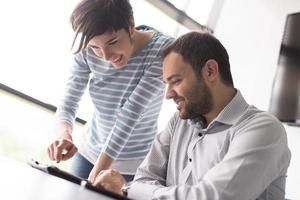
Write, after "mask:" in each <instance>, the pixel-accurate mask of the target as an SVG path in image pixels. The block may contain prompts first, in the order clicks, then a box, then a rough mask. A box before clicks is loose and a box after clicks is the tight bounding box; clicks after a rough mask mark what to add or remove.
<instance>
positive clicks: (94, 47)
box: [89, 45, 99, 49]
mask: <svg viewBox="0 0 300 200" xmlns="http://www.w3.org/2000/svg"><path fill="white" fill-rule="evenodd" d="M89 47H90V48H92V49H99V47H97V46H93V45H89Z"/></svg>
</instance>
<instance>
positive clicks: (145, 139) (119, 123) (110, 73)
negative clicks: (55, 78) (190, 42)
mask: <svg viewBox="0 0 300 200" xmlns="http://www.w3.org/2000/svg"><path fill="white" fill-rule="evenodd" d="M153 30H154V29H153ZM154 31H155V34H154V36H153V37H152V38H151V39H150V41H149V42H148V43H147V44H146V45H145V46H144V47H143V49H141V50H139V51H138V52H136V53H135V54H134V55H133V57H132V58H130V59H129V61H128V64H127V65H126V66H125V67H124V68H121V69H116V68H114V67H112V65H111V64H110V63H109V62H106V61H105V60H103V59H101V58H99V57H97V56H95V55H94V53H93V51H92V50H91V49H89V48H86V49H84V50H83V51H82V52H81V53H79V54H77V55H75V59H74V65H73V68H72V71H71V76H70V78H69V80H68V83H67V88H66V93H65V96H64V98H63V101H62V104H61V106H60V107H59V109H58V111H57V117H58V120H61V121H68V122H74V119H75V116H76V110H77V108H78V102H79V101H80V99H81V96H82V95H83V93H84V91H85V90H86V88H87V87H88V90H89V94H90V96H91V99H92V102H93V104H94V108H95V110H94V114H93V118H92V120H91V121H90V122H88V123H87V126H88V128H87V129H85V130H87V132H86V133H84V137H83V140H81V141H80V142H82V144H81V145H84V146H85V147H86V148H84V149H85V152H82V151H81V153H82V154H83V155H85V156H86V157H88V158H92V160H90V161H92V162H95V160H96V159H97V157H98V155H99V154H100V153H101V152H105V153H106V154H108V155H109V156H111V157H112V158H114V159H119V160H130V159H143V158H144V157H145V155H146V154H147V152H148V151H149V149H150V146H151V143H152V140H153V138H154V135H155V134H156V132H157V118H158V115H159V112H160V108H161V105H162V101H163V94H164V89H165V85H164V83H163V81H162V57H161V53H162V49H163V48H164V47H165V46H166V45H167V44H169V43H170V42H171V41H172V40H173V39H172V38H171V37H169V36H166V35H163V34H162V33H160V32H158V31H156V30H154ZM79 146H80V145H79Z"/></svg>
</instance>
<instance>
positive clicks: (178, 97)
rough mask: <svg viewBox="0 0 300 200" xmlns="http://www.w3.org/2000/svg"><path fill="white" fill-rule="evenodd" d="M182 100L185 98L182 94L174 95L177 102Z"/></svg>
mask: <svg viewBox="0 0 300 200" xmlns="http://www.w3.org/2000/svg"><path fill="white" fill-rule="evenodd" d="M180 100H184V98H183V97H181V96H175V97H173V101H174V102H175V103H177V102H178V101H180Z"/></svg>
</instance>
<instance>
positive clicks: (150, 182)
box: [128, 117, 175, 200]
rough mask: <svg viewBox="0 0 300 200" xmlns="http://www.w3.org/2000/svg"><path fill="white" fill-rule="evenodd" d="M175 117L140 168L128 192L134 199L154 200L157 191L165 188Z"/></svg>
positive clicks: (155, 140)
mask: <svg viewBox="0 0 300 200" xmlns="http://www.w3.org/2000/svg"><path fill="white" fill-rule="evenodd" d="M174 121H175V117H173V118H172V119H171V120H170V121H169V123H168V125H167V127H166V128H165V129H164V130H163V131H162V132H160V133H159V134H157V135H156V136H155V139H154V141H153V144H152V147H151V149H150V151H149V153H148V154H147V156H146V158H145V159H144V161H143V162H142V163H141V165H140V166H139V167H138V169H137V172H136V174H135V177H134V182H133V184H132V185H131V187H130V189H129V190H128V195H129V197H130V198H133V199H145V200H146V199H152V198H153V195H154V194H155V191H156V190H158V189H161V188H165V185H166V175H167V168H168V159H169V151H170V143H171V141H172V135H171V133H172V131H171V130H172V127H173V124H174Z"/></svg>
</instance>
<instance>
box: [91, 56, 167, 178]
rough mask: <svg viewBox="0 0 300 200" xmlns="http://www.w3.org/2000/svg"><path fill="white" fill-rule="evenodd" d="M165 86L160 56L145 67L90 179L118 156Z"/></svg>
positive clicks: (106, 167)
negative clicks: (146, 110)
mask: <svg viewBox="0 0 300 200" xmlns="http://www.w3.org/2000/svg"><path fill="white" fill-rule="evenodd" d="M164 87H165V85H164V83H163V81H162V69H161V61H160V58H159V59H157V60H156V61H155V62H153V63H152V65H151V66H150V67H149V68H148V69H145V71H144V74H143V76H142V77H141V79H140V81H139V83H138V84H137V86H136V88H135V89H134V91H133V92H132V93H131V95H130V96H129V98H128V100H127V101H126V102H125V103H124V105H123V107H122V108H121V109H120V112H119V113H118V115H117V119H116V122H115V124H114V127H113V129H112V131H111V133H110V136H109V137H108V139H107V141H106V143H105V145H104V147H103V149H102V153H101V154H100V155H99V157H98V159H97V162H96V163H95V166H94V168H93V170H92V173H91V174H90V176H89V180H90V181H92V182H93V180H94V179H95V177H96V175H97V174H98V173H99V172H100V171H101V170H105V169H108V168H109V167H110V165H111V164H112V162H113V161H114V160H115V159H116V158H117V157H118V155H119V154H120V152H121V151H122V149H123V147H124V146H125V145H126V143H127V142H128V139H129V137H130V135H131V133H132V131H133V130H134V127H135V126H136V124H137V123H138V122H139V120H140V117H141V116H142V115H143V113H144V111H145V109H146V108H147V107H148V106H149V105H150V104H151V103H152V102H153V99H154V98H157V96H158V95H162V94H163V91H164ZM106 158H108V159H106ZM104 160H106V163H103V162H105V161H104Z"/></svg>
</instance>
